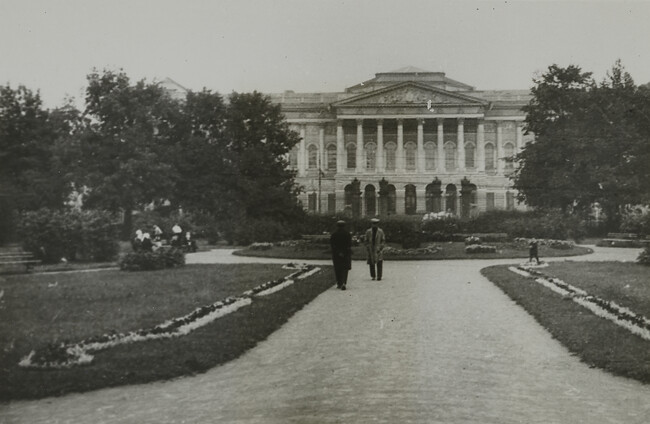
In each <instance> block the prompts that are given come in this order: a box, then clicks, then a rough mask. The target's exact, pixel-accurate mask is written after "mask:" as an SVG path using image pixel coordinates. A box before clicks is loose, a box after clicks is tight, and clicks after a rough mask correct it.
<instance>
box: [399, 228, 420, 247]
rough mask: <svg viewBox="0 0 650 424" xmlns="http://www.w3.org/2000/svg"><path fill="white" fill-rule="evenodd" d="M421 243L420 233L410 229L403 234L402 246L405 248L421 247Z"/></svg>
mask: <svg viewBox="0 0 650 424" xmlns="http://www.w3.org/2000/svg"><path fill="white" fill-rule="evenodd" d="M420 244H421V240H420V233H418V232H416V231H410V232H408V233H406V234H403V235H402V248H403V249H419V248H420Z"/></svg>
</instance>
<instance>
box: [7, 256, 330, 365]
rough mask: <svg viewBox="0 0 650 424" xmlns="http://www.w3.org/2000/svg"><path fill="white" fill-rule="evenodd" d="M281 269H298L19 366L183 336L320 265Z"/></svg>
mask: <svg viewBox="0 0 650 424" xmlns="http://www.w3.org/2000/svg"><path fill="white" fill-rule="evenodd" d="M282 268H283V269H296V270H297V271H296V272H293V273H291V274H290V275H288V276H286V277H283V278H279V279H277V280H272V281H268V282H266V283H263V284H260V285H259V286H257V287H255V288H253V289H251V290H248V291H246V292H244V293H243V294H242V295H241V296H239V297H228V298H226V299H224V300H220V301H218V302H215V303H213V304H210V305H205V306H202V307H200V308H197V309H195V310H194V311H192V312H191V313H189V314H187V315H185V316H183V317H180V318H175V319H172V320H169V321H166V322H164V323H162V324H159V325H157V326H155V327H153V328H149V329H142V330H137V331H132V332H129V333H126V334H123V333H114V334H104V335H101V336H96V337H90V338H88V339H86V340H83V341H81V342H78V343H74V344H65V343H61V344H58V345H49V346H47V347H46V348H44V349H42V350H39V351H36V350H32V351H31V352H30V353H29V355H27V356H26V357H25V358H23V359H22V360H21V361H20V363H19V365H20V366H21V367H24V368H41V369H47V368H69V367H72V366H75V365H84V364H89V363H91V362H92V360H93V356H92V355H91V354H90V353H89V352H94V351H99V350H103V349H107V348H110V347H114V346H118V345H121V344H126V343H134V342H140V341H147V340H155V339H163V338H172V337H179V336H183V335H186V334H189V333H190V332H192V331H193V330H196V329H197V328H200V327H202V326H204V325H207V324H209V323H211V322H213V321H214V320H216V319H218V318H220V317H222V316H225V315H227V314H230V313H232V312H235V311H236V310H238V309H239V308H242V307H244V306H247V305H250V304H251V303H252V302H253V298H254V297H255V296H266V295H269V294H271V293H275V292H277V291H280V290H282V289H284V288H286V287H288V286H290V285H291V284H293V283H294V281H295V280H302V279H305V278H307V277H309V276H311V275H313V274H315V273H317V272H318V271H320V268H319V267H316V266H314V265H306V264H293V263H290V264H288V265H285V266H283V267H282Z"/></svg>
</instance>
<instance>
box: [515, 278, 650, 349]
mask: <svg viewBox="0 0 650 424" xmlns="http://www.w3.org/2000/svg"><path fill="white" fill-rule="evenodd" d="M508 269H509V270H510V271H512V272H514V273H516V274H519V275H522V276H524V277H529V278H533V279H534V280H535V282H537V283H539V284H541V285H543V286H544V287H547V288H549V289H550V290H552V291H554V292H556V293H558V294H560V295H562V296H564V297H565V298H567V299H571V300H573V301H574V302H576V303H577V304H579V305H581V306H584V307H585V308H587V309H589V310H590V311H591V312H593V313H594V314H595V315H597V316H599V317H601V318H605V319H608V320H610V321H611V322H613V323H614V324H616V325H619V326H621V327H623V328H626V329H627V330H629V331H630V332H632V333H634V334H636V335H638V336H640V337H641V338H643V339H645V340H650V320H649V319H647V318H646V317H644V316H643V315H638V314H635V313H634V312H632V311H631V310H629V309H628V308H625V307H622V306H620V305H618V304H616V303H615V302H611V301H608V300H605V299H601V298H599V297H597V296H592V295H589V294H588V293H587V292H586V291H584V290H582V289H579V288H577V287H574V286H572V285H570V284H568V283H565V282H564V281H562V280H560V279H559V278H552V277H549V276H546V275H544V274H543V273H541V272H539V271H535V270H532V269H530V268H528V267H522V266H520V267H509V268H508Z"/></svg>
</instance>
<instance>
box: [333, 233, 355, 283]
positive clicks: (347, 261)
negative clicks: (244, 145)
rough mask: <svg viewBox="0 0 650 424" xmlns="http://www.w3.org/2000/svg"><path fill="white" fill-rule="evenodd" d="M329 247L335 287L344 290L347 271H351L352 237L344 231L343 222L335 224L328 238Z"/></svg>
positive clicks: (346, 281)
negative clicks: (334, 229)
mask: <svg viewBox="0 0 650 424" xmlns="http://www.w3.org/2000/svg"><path fill="white" fill-rule="evenodd" d="M330 246H331V248H332V262H333V263H334V274H335V275H336V287H337V288H338V289H341V290H345V288H346V285H347V283H348V271H349V270H350V269H352V236H351V235H350V233H349V232H348V231H347V230H346V229H345V221H338V222H337V223H336V231H335V232H334V233H332V235H331V237H330Z"/></svg>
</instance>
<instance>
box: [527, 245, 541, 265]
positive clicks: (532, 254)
mask: <svg viewBox="0 0 650 424" xmlns="http://www.w3.org/2000/svg"><path fill="white" fill-rule="evenodd" d="M537 251H538V245H537V240H535V239H532V240H531V241H530V244H529V245H528V262H532V261H533V258H535V260H536V261H537V265H539V256H538V252H537Z"/></svg>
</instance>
